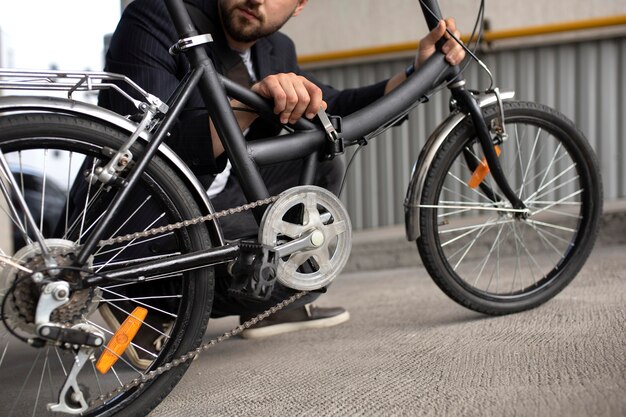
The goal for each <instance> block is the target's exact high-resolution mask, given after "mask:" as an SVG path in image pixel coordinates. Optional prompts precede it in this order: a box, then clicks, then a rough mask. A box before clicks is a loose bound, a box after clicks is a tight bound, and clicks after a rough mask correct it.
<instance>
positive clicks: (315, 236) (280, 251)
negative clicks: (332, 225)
mask: <svg viewBox="0 0 626 417" xmlns="http://www.w3.org/2000/svg"><path fill="white" fill-rule="evenodd" d="M323 244H324V234H323V233H322V232H320V231H319V230H317V229H316V230H312V231H310V232H308V233H306V234H305V235H304V236H302V237H300V238H298V239H295V240H292V241H291V242H288V243H284V244H282V245H278V246H276V247H274V248H273V251H274V253H276V256H277V257H278V258H284V257H285V256H289V255H292V254H294V253H296V252H301V251H306V250H310V249H317V248H319V247H320V246H322V245H323Z"/></svg>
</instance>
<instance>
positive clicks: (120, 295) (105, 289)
mask: <svg viewBox="0 0 626 417" xmlns="http://www.w3.org/2000/svg"><path fill="white" fill-rule="evenodd" d="M99 288H100V289H102V291H104V292H107V293H109V294H113V295H114V296H116V297H119V298H121V299H123V300H125V301H132V302H134V303H136V304H139V305H140V306H143V307H146V308H148V309H149V310H153V311H158V312H159V313H163V314H165V315H167V316H170V317H173V318H176V317H177V316H176V314H174V313H170V312H168V311H165V310H163V309H160V308H157V307H155V306H151V305H150V304H146V303H143V302H140V301H136V300H135V299H134V298H132V297H126V296H124V295H122V294H119V293H116V292H114V291H111V290H110V289H109V288H107V287H99ZM103 301H107V300H103ZM109 304H110V303H109ZM110 305H113V306H115V307H117V308H119V307H118V306H116V305H115V304H110ZM120 310H122V311H124V310H123V309H120ZM126 313H127V314H128V315H130V313H128V312H126Z"/></svg>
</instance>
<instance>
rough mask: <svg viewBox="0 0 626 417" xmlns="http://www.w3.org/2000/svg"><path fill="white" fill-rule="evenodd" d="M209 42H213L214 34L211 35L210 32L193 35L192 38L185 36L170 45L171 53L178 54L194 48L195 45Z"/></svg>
mask: <svg viewBox="0 0 626 417" xmlns="http://www.w3.org/2000/svg"><path fill="white" fill-rule="evenodd" d="M209 42H213V36H211V34H210V33H205V34H204V35H197V36H192V37H190V38H183V39H181V40H179V41H178V42H176V43H175V44H174V45H172V46H171V47H170V50H169V51H170V55H172V56H176V55H179V54H181V53H183V52H185V51H186V50H187V49H190V48H193V47H194V46H198V45H203V44H205V43H209Z"/></svg>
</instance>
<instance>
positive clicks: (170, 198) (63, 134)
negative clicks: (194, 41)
mask: <svg viewBox="0 0 626 417" xmlns="http://www.w3.org/2000/svg"><path fill="white" fill-rule="evenodd" d="M126 139H127V135H125V134H124V133H122V132H120V131H118V130H116V129H114V128H112V127H110V126H107V125H105V124H103V123H101V122H99V121H96V120H88V119H84V118H77V117H73V116H69V115H62V114H43V113H32V114H14V115H6V116H1V117H0V149H2V152H3V153H4V154H5V156H7V158H8V159H9V161H13V165H12V170H13V168H15V172H14V173H13V174H14V176H15V177H16V179H18V183H21V184H22V187H23V184H24V177H25V174H26V173H29V171H28V169H27V168H26V167H25V164H26V162H25V161H26V160H27V159H28V158H31V160H32V158H39V159H37V160H38V161H39V160H40V159H41V158H44V161H43V163H38V164H37V165H39V167H38V169H40V170H41V169H43V172H44V173H43V174H42V175H44V176H45V175H47V174H49V177H50V178H48V180H47V181H52V177H53V174H54V175H57V174H58V172H57V171H58V168H57V166H56V165H59V164H60V163H62V162H64V161H65V168H67V172H66V173H64V174H63V176H61V177H60V178H61V179H64V178H67V185H66V187H65V188H66V189H68V190H69V189H71V190H72V191H71V192H69V191H67V196H66V198H65V199H64V201H65V204H64V206H63V212H62V213H61V215H60V218H59V219H57V220H56V224H57V225H61V224H62V225H63V226H62V227H57V230H55V231H54V232H52V231H51V230H50V228H49V227H48V228H45V227H44V230H43V233H44V234H45V237H46V238H49V237H51V236H52V237H54V238H56V239H61V240H63V241H64V242H69V243H67V245H69V244H70V243H73V242H75V241H76V240H77V239H78V240H79V241H80V240H82V237H78V236H86V235H88V233H89V232H90V229H89V228H88V226H89V225H88V224H84V223H88V222H89V221H92V220H93V221H94V222H95V221H97V219H98V214H99V213H100V212H102V211H103V210H104V209H105V206H106V204H108V203H109V202H110V200H111V198H110V197H109V196H108V193H110V192H112V190H110V191H108V192H107V191H106V190H103V189H100V190H99V191H98V192H95V190H96V188H97V187H96V186H93V189H89V187H90V186H88V185H86V184H87V181H83V177H82V176H81V175H78V176H77V177H75V178H76V180H74V174H73V173H74V172H75V171H76V168H77V165H81V164H82V165H83V168H84V166H85V164H87V166H93V163H90V161H92V162H93V161H94V160H98V159H99V160H102V161H105V162H106V160H107V159H108V156H110V152H107V150H108V149H119V147H120V145H121V144H122V143H123V142H124V141H125V140H126ZM131 152H132V154H133V155H139V154H140V153H141V145H140V144H136V145H134V146H133V147H132V148H131ZM107 155H108V156H107ZM79 156H83V157H84V158H82V162H79V161H80V159H81V158H79ZM52 164H56V165H55V168H54V170H52V168H51V166H52ZM46 166H48V168H47V169H46V168H45V167H46ZM46 171H48V172H47V174H46ZM52 171H54V172H52ZM45 181H46V180H44V184H45ZM85 187H87V191H84V192H83V193H82V194H80V192H79V191H80V189H84V188H85ZM44 189H45V185H44ZM77 195H78V196H79V197H80V198H77V197H76V196H77ZM82 198H85V200H84V201H85V203H84V204H83V205H82V206H80V204H77V203H76V201H80V200H81V199H82ZM41 200H43V201H44V202H45V203H48V199H47V197H45V196H43V194H42V197H41ZM87 200H89V202H90V204H87V203H86V201H87ZM131 204H132V205H131ZM44 206H45V204H44V205H42V207H44ZM70 207H74V208H73V209H70ZM84 207H87V210H83V209H82V208H84ZM127 207H128V208H127V209H126V210H125V211H124V212H123V214H122V215H120V216H119V217H120V219H119V222H118V223H117V224H116V225H115V227H114V228H109V229H108V230H107V233H108V234H107V238H108V237H109V234H110V235H121V234H125V233H132V232H135V231H141V230H144V229H146V228H147V227H153V226H158V225H161V224H167V223H173V222H177V221H182V220H186V219H190V218H194V217H197V216H199V215H201V211H200V209H199V208H198V206H197V204H196V202H195V200H194V198H193V195H192V193H191V192H190V191H189V190H188V189H187V188H186V186H185V183H184V182H183V181H182V180H181V179H180V178H178V177H177V175H176V174H175V173H174V171H173V170H172V169H171V168H169V167H168V166H167V164H166V163H165V161H163V160H162V159H160V158H159V157H154V158H153V159H152V160H151V161H150V163H149V165H148V167H147V169H146V171H145V173H144V174H143V176H142V178H141V180H140V182H139V183H138V184H137V187H136V188H135V189H134V192H133V198H132V199H131V200H130V201H129V205H128V206H127ZM31 208H32V207H31ZM83 214H84V216H83ZM43 217H44V215H43V214H41V219H43ZM78 219H80V221H79V220H78ZM94 219H95V220H94ZM154 219H157V221H156V222H155V221H154ZM38 220H39V219H38ZM13 223H14V225H13V227H14V229H19V226H17V225H16V223H17V222H16V221H15V219H13ZM43 223H45V222H43V221H42V223H41V224H43ZM81 223H82V225H81ZM72 226H75V227H72ZM46 229H47V230H46ZM60 233H62V234H60ZM59 236H61V237H59ZM50 242H51V245H52V246H53V247H56V248H60V249H58V251H60V252H63V249H62V248H63V247H65V246H64V245H66V244H65V243H63V244H62V245H60V244H58V243H56V241H53V240H51V241H50ZM208 247H211V240H210V237H209V233H208V231H207V228H206V226H205V225H203V224H200V225H196V226H191V227H187V228H183V229H180V230H177V231H174V232H171V233H170V234H166V235H161V236H158V237H154V238H146V239H139V240H136V241H132V242H127V243H124V244H120V245H113V246H108V247H105V248H101V249H99V250H98V251H96V253H94V255H93V258H92V260H91V269H92V270H96V269H100V273H103V274H106V271H107V268H109V269H110V268H111V265H112V264H113V263H115V264H116V265H117V266H119V265H123V264H127V263H129V262H134V263H138V262H141V261H143V260H148V258H150V259H153V258H154V257H159V256H168V255H169V254H175V253H187V252H194V251H198V250H201V249H206V248H208ZM27 248H28V246H27ZM122 248H125V249H122ZM22 250H23V249H22ZM26 251H27V252H28V249H27V250H26ZM31 252H32V251H31ZM4 253H5V255H6V254H7V252H6V251H5V252H4ZM9 253H12V255H13V256H14V257H15V256H17V255H19V251H14V252H9ZM31 257H32V254H31ZM138 257H139V258H138ZM35 258H36V256H35ZM138 259H140V260H138ZM23 261H24V259H22V260H21V262H23ZM170 275H171V276H166V277H148V279H149V280H152V281H151V282H150V283H148V284H149V285H148V284H132V285H124V284H118V283H116V284H113V285H111V284H108V285H103V286H102V287H101V288H99V289H98V291H96V292H93V293H86V292H83V293H82V295H81V297H83V298H82V299H81V301H84V302H85V304H86V305H88V306H90V307H89V308H87V307H84V309H82V308H83V307H81V310H80V311H79V313H80V314H77V313H76V311H71V310H70V312H66V313H65V314H64V315H62V314H61V313H58V314H59V315H60V316H61V317H64V320H65V324H67V325H76V324H80V323H90V324H92V325H94V326H96V327H98V328H100V329H101V330H102V331H103V333H106V339H107V341H108V339H109V338H110V335H111V331H112V330H115V329H114V327H115V326H114V325H111V324H110V323H111V322H110V321H106V320H102V319H101V318H99V317H98V314H96V311H102V310H103V308H101V305H102V304H106V305H107V306H108V309H109V310H110V311H114V312H116V313H115V314H113V319H117V320H118V321H119V322H121V321H122V320H123V319H124V318H125V317H126V316H127V315H128V314H129V312H130V310H129V308H133V307H134V306H137V305H142V306H145V307H146V308H147V309H148V311H149V313H148V318H147V319H146V322H145V323H144V325H143V326H142V328H141V329H140V333H139V334H138V335H137V338H135V341H137V340H138V338H139V337H140V336H143V337H144V339H146V340H152V338H161V339H163V345H162V347H161V348H160V350H159V349H158V347H155V348H154V349H153V348H151V347H150V344H146V345H145V346H148V349H146V352H144V351H142V346H141V345H140V344H139V342H137V344H134V345H133V349H134V351H135V353H136V354H137V356H138V359H139V360H141V361H143V362H141V364H142V365H137V363H140V362H133V360H132V359H130V356H127V355H128V354H129V351H127V353H126V355H125V356H124V357H123V358H122V359H120V360H119V361H118V362H117V364H116V365H115V366H114V368H113V369H114V370H113V371H110V372H109V373H107V374H106V375H98V373H97V372H96V370H95V368H94V369H93V370H92V369H87V368H92V367H93V364H91V365H90V364H89V363H88V364H87V365H85V368H84V369H83V370H82V372H81V373H80V374H79V377H80V380H79V381H78V382H79V384H80V386H81V387H82V388H85V392H90V393H91V394H92V398H91V399H93V397H97V396H98V395H101V394H106V393H108V392H110V391H112V389H114V388H116V387H117V386H119V384H120V383H127V382H130V380H131V379H134V378H136V377H139V376H140V375H141V374H144V373H147V372H148V371H149V370H150V369H154V368H155V367H157V366H159V365H162V364H164V363H167V362H169V361H171V360H173V359H175V358H176V357H179V356H180V355H182V354H184V353H187V352H189V351H191V350H193V349H195V348H196V347H198V346H199V344H200V342H201V340H202V336H203V334H204V330H205V329H206V325H207V322H208V319H209V315H210V312H211V306H212V297H213V290H214V288H213V285H214V281H213V278H214V276H213V269H212V268H201V269H194V270H192V271H186V272H180V273H178V274H170ZM6 277H7V276H5V278H6ZM1 278H2V275H0V290H1V291H2V293H4V294H5V297H8V298H10V300H9V302H7V305H9V306H11V307H13V310H12V311H9V312H5V313H6V318H7V319H8V321H7V322H8V323H9V325H11V326H13V325H15V328H13V330H14V331H16V332H18V333H26V334H28V333H29V330H30V327H29V325H30V324H29V323H28V318H27V316H28V314H29V312H28V310H29V309H32V305H33V304H32V302H33V301H31V302H30V303H31V304H29V301H28V300H27V299H28V298H29V297H35V296H34V295H33V294H32V293H29V292H28V289H26V288H22V289H21V290H20V291H21V292H20V293H19V295H18V296H16V295H15V293H16V290H17V287H16V288H12V287H11V286H12V285H13V284H15V283H16V279H15V275H11V274H9V275H8V278H9V279H8V281H9V282H2V279H1ZM18 281H19V279H18ZM19 283H20V285H21V281H19ZM22 286H23V285H22ZM24 294H26V295H24ZM76 294H77V293H76ZM73 296H74V295H73ZM34 305H36V302H35V303H34ZM75 308H76V307H75ZM120 309H121V310H120ZM18 310H19V311H18ZM122 310H123V311H122ZM3 314H4V313H3ZM53 314H54V313H53ZM102 314H104V313H102ZM79 316H80V317H79ZM103 317H104V316H103ZM110 317H111V316H110V315H109V318H110ZM59 321H61V319H59ZM103 321H104V323H102V322H103ZM164 322H167V323H168V324H170V327H169V330H168V329H167V328H166V327H165V326H164V327H162V328H161V327H159V326H161V325H162V324H163V323H164ZM150 326H152V328H151V327H150ZM112 327H113V328H112ZM15 340H16V339H15V338H14V337H13V335H12V334H10V332H8V331H7V329H6V327H5V326H4V325H2V324H1V323H0V350H4V352H5V355H4V357H3V359H4V360H3V361H0V385H1V386H2V387H3V389H2V393H1V394H0V396H1V397H2V400H1V401H0V414H2V415H20V413H22V412H27V413H28V415H31V414H36V415H38V416H39V415H48V413H49V414H50V415H58V414H55V413H50V412H49V411H48V410H47V409H46V404H48V403H55V402H56V401H57V400H58V398H57V397H58V395H59V392H60V388H61V386H62V384H63V381H64V373H65V372H67V370H68V369H70V368H71V360H72V355H73V354H72V353H71V352H69V353H68V352H67V351H66V350H63V349H61V348H59V347H54V346H49V345H48V346H46V347H44V348H32V347H28V346H27V345H25V344H22V343H18V344H17V346H19V347H20V349H19V350H15V349H14V346H12V345H14V344H15ZM145 346H143V347H145ZM100 350H102V349H100ZM148 353H151V354H152V356H151V355H150V354H148ZM42 354H44V355H43V356H44V358H42V357H41V356H42ZM98 355H99V352H96V357H97V356H98ZM11 356H13V357H14V359H11ZM142 356H143V358H142ZM68 360H69V362H68ZM26 361H30V362H32V366H31V368H30V371H29V372H28V375H27V376H25V377H24V382H23V383H21V384H15V382H14V381H15V380H16V377H17V376H18V375H20V374H21V375H23V374H24V371H25V369H22V368H23V367H25V366H26V363H27V362H26ZM147 363H149V364H148V365H144V364H147ZM144 366H146V367H145V368H144ZM188 366H189V363H187V364H183V365H181V366H178V367H176V368H173V369H172V370H171V371H169V372H165V373H163V374H162V375H160V376H158V377H157V378H156V379H154V380H152V381H150V382H148V383H145V384H143V385H142V386H140V387H138V388H135V389H132V390H129V391H126V392H123V393H120V394H118V395H116V396H115V397H113V398H112V399H110V400H108V401H107V402H106V403H103V404H102V403H101V404H99V405H97V406H95V407H94V408H90V409H89V410H87V411H86V412H85V413H84V414H83V415H113V414H121V415H125V416H126V415H146V414H148V413H149V412H150V410H152V409H153V408H154V407H156V406H157V405H158V404H159V403H160V402H161V401H162V399H163V398H164V397H165V396H166V395H167V394H168V393H169V392H170V391H171V390H172V389H173V387H174V386H175V385H176V384H177V382H178V381H179V380H180V378H181V377H182V376H183V374H184V373H185V371H186V369H187V367H188ZM2 368H4V369H2ZM31 374H37V377H36V378H34V379H33V377H32V376H31ZM40 377H41V378H40ZM8 378H10V381H9V380H8ZM33 385H35V386H36V385H39V389H38V392H37V393H36V397H35V396H34V394H33V393H32V391H33V390H32V388H33ZM42 385H44V386H43V387H42ZM11 387H16V388H15V389H13V388H11ZM20 387H21V388H20ZM33 404H34V405H33ZM23 407H25V408H23Z"/></svg>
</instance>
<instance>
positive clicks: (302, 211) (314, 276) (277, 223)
mask: <svg viewBox="0 0 626 417" xmlns="http://www.w3.org/2000/svg"><path fill="white" fill-rule="evenodd" d="M316 231H319V232H321V233H322V235H323V241H322V243H321V244H320V245H319V246H317V247H315V248H311V249H305V250H302V251H299V252H296V253H293V254H291V255H289V256H286V257H283V258H281V259H280V260H279V261H278V269H277V279H278V281H279V282H280V283H281V284H283V285H285V286H287V287H289V288H293V289H296V290H302V291H312V290H317V289H320V288H323V287H325V286H327V285H328V284H330V283H331V282H332V281H333V280H334V279H335V278H336V277H337V276H338V275H339V273H340V272H341V271H342V269H343V267H344V266H345V265H346V263H347V262H348V258H349V257H350V250H351V249H352V225H351V223H350V217H349V215H348V212H347V211H346V209H345V208H344V206H343V204H342V203H341V201H340V200H339V199H338V198H337V197H336V196H335V195H334V194H332V193H331V192H330V191H328V190H326V189H324V188H321V187H316V186H312V185H306V186H299V187H293V188H290V189H288V190H287V191H285V192H283V193H282V194H280V195H279V196H278V199H277V200H276V202H274V203H273V204H272V206H271V207H270V208H269V209H268V210H266V212H265V215H264V216H263V220H262V221H261V227H260V229H259V242H260V243H262V244H264V245H267V246H270V247H280V245H281V244H284V243H289V242H290V241H293V240H295V239H299V238H302V237H303V236H305V235H306V234H309V233H312V232H316ZM318 235H319V233H318Z"/></svg>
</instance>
